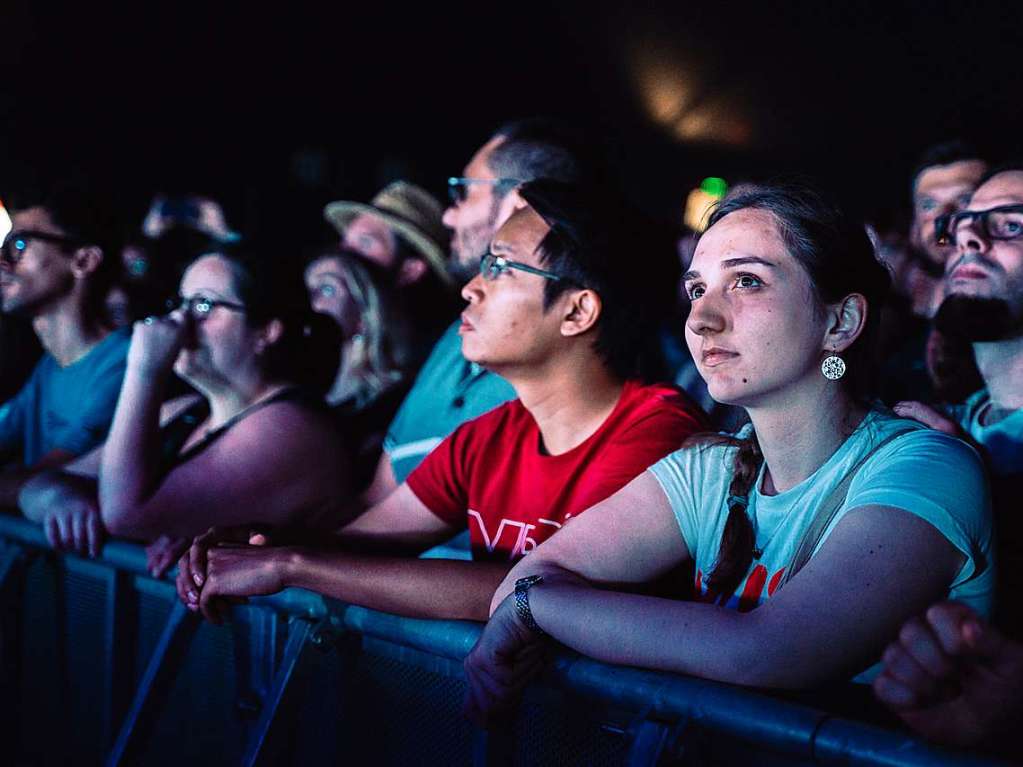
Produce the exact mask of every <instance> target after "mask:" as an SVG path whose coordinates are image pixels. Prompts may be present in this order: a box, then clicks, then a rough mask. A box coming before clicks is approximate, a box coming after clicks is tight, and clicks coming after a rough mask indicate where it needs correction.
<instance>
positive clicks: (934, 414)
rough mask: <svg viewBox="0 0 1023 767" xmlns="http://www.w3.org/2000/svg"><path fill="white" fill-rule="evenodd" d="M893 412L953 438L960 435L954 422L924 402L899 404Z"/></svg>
mask: <svg viewBox="0 0 1023 767" xmlns="http://www.w3.org/2000/svg"><path fill="white" fill-rule="evenodd" d="M892 410H894V411H895V412H896V414H898V415H900V416H902V417H903V418H912V419H913V420H914V421H919V422H920V423H922V424H923V425H924V426H929V427H930V428H932V429H934V430H936V431H941V432H944V433H945V434H951V435H952V436H953V437H954V436H957V435H958V434H959V427H958V426H957V425H956V424H955V423H954V422H953V421H951V420H950V419H949V418H947V417H945V416H944V415H942V414H941V413H939V412H938V411H937V410H935V409H934V408H932V407H929V406H927V405H925V404H923V403H922V402H899V403H897V404H896V405H895V407H894V408H892Z"/></svg>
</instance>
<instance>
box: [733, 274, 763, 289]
mask: <svg viewBox="0 0 1023 767" xmlns="http://www.w3.org/2000/svg"><path fill="white" fill-rule="evenodd" d="M762 284H763V283H761V282H760V279H759V278H758V277H755V276H753V275H752V274H740V275H739V276H738V277H736V279H735V287H737V288H759V287H760V286H761V285H762Z"/></svg>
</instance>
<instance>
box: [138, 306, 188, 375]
mask: <svg viewBox="0 0 1023 767" xmlns="http://www.w3.org/2000/svg"><path fill="white" fill-rule="evenodd" d="M191 322H192V320H191V319H190V318H189V315H187V314H184V313H182V312H180V311H173V312H171V313H170V314H168V315H166V316H164V317H146V318H145V319H144V320H139V321H138V322H136V323H135V326H134V328H133V330H132V334H131V347H130V348H129V349H128V367H129V369H132V370H136V371H140V372H143V373H148V374H151V375H158V374H163V373H167V372H169V371H170V369H171V368H172V367H173V366H174V361H175V360H176V359H177V356H178V352H180V351H181V349H182V347H184V345H185V340H186V338H187V337H188V333H189V331H190V323H191Z"/></svg>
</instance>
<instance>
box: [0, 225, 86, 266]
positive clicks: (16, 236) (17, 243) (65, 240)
mask: <svg viewBox="0 0 1023 767" xmlns="http://www.w3.org/2000/svg"><path fill="white" fill-rule="evenodd" d="M32 240H39V241H40V242H50V243H53V244H55V245H63V246H64V247H68V248H70V247H77V246H79V245H81V244H82V242H81V240H77V239H75V238H74V237H68V236H66V235H63V234H53V233H52V232H37V231H35V230H34V229H20V230H16V231H13V232H11V233H10V234H8V235H7V239H5V240H4V244H3V245H2V246H0V257H2V258H4V259H5V260H7V261H10V262H11V263H12V264H16V263H18V262H19V261H20V260H21V257H22V255H23V254H24V253H25V250H26V249H27V248H28V244H29V242H31V241H32Z"/></svg>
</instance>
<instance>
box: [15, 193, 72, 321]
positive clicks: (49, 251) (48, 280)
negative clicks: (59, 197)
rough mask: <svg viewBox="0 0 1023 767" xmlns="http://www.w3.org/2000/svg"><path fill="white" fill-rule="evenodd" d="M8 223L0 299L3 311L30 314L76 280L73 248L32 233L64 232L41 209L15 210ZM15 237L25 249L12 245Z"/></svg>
mask: <svg viewBox="0 0 1023 767" xmlns="http://www.w3.org/2000/svg"><path fill="white" fill-rule="evenodd" d="M11 223H12V228H11V233H10V234H9V235H8V236H7V239H6V240H5V243H4V249H3V256H2V258H0V299H2V301H3V309H4V311H6V312H16V313H20V314H33V313H35V312H36V311H38V310H39V309H40V308H42V307H45V306H47V305H48V304H51V303H52V302H54V301H55V300H58V299H60V298H63V297H64V296H66V295H67V294H68V292H70V290H71V288H72V286H73V285H74V280H75V278H74V274H73V272H72V260H71V255H72V250H71V248H70V247H69V246H68V245H67V244H63V243H60V242H53V241H48V240H46V239H41V238H40V237H38V236H37V237H33V236H32V235H33V234H35V235H43V236H46V235H50V236H52V237H55V238H60V237H62V236H63V235H64V232H62V231H61V230H60V228H59V227H57V225H56V224H54V223H53V220H52V219H51V218H50V214H49V213H48V212H47V211H46V210H44V209H43V208H27V209H25V210H22V211H17V212H15V213H14V215H13V216H12V219H11ZM15 240H20V241H22V242H24V243H25V248H24V250H22V251H20V252H19V251H18V250H16V249H15V248H14V242H15Z"/></svg>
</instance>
